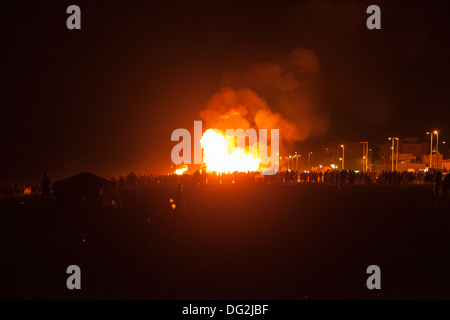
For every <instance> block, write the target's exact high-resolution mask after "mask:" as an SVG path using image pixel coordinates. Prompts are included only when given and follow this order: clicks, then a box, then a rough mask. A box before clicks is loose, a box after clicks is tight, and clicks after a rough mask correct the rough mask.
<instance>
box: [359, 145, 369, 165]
mask: <svg viewBox="0 0 450 320" xmlns="http://www.w3.org/2000/svg"><path fill="white" fill-rule="evenodd" d="M360 143H362V144H363V172H364V171H367V167H368V166H367V161H368V160H367V159H368V158H369V143H368V142H367V141H362V142H360Z"/></svg>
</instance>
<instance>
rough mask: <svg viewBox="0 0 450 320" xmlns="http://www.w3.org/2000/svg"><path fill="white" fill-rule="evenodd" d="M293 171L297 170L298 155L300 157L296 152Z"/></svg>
mask: <svg viewBox="0 0 450 320" xmlns="http://www.w3.org/2000/svg"><path fill="white" fill-rule="evenodd" d="M294 157H295V171H298V157H300V156H299V155H298V154H297V152H296V153H295V156H294Z"/></svg>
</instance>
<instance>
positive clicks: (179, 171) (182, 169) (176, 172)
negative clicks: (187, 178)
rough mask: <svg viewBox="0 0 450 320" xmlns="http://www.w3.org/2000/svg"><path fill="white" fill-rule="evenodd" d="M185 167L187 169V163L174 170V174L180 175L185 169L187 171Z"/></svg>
mask: <svg viewBox="0 0 450 320" xmlns="http://www.w3.org/2000/svg"><path fill="white" fill-rule="evenodd" d="M187 169H188V167H187V165H184V167H183V168H179V169H177V170H175V174H177V175H182V174H183V173H184V172H185V171H187Z"/></svg>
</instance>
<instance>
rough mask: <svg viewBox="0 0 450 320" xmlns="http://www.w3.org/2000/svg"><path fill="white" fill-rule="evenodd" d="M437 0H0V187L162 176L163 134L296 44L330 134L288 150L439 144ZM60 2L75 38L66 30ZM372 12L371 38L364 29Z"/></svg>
mask: <svg viewBox="0 0 450 320" xmlns="http://www.w3.org/2000/svg"><path fill="white" fill-rule="evenodd" d="M445 3H446V2H444V1H375V0H373V1H325V0H324V1H260V0H259V1H213V0H210V1H169V0H167V1H156V0H155V1H136V0H127V1H121V0H119V1H114V2H113V1H97V0H95V1H93V0H90V1H81V0H77V1H70V2H69V1H48V0H38V1H11V0H8V1H7V2H5V3H4V5H3V7H2V13H3V17H2V38H3V39H2V56H3V68H2V70H3V72H2V74H3V85H2V104H1V111H0V119H1V126H0V150H1V157H0V168H1V171H0V182H1V181H11V180H13V179H25V178H30V179H37V178H39V177H40V176H41V175H42V173H43V172H44V171H48V173H49V176H50V177H51V178H53V179H55V178H64V177H66V176H68V175H72V174H76V173H79V172H81V171H90V172H93V173H96V174H99V175H117V174H123V173H129V172H130V171H131V170H133V171H135V172H137V173H142V174H148V173H162V172H166V171H164V170H165V169H167V170H168V168H170V166H171V159H170V151H171V149H172V147H173V146H174V144H175V143H173V142H171V141H170V135H171V133H172V131H173V130H174V129H176V128H187V129H190V130H191V129H192V128H193V121H194V120H199V119H200V117H199V113H200V111H201V110H202V109H204V108H205V104H206V103H207V101H208V100H209V98H210V97H211V96H212V95H213V94H214V93H216V92H218V91H219V90H220V89H221V88H222V87H223V85H224V83H223V81H224V80H223V79H224V74H226V73H227V72H242V71H243V70H246V68H248V66H249V65H251V64H253V63H266V62H274V63H278V62H279V61H282V60H283V59H284V58H283V57H285V56H287V55H288V54H289V53H290V52H292V51H293V50H294V49H295V48H297V47H301V48H306V49H309V50H312V51H313V52H314V53H315V55H316V56H317V58H318V61H319V63H320V74H319V80H318V86H317V88H318V89H317V91H316V95H317V97H318V100H319V102H318V103H317V106H316V108H317V112H318V113H320V114H321V115H323V116H324V117H325V118H326V119H328V126H327V128H326V130H324V131H323V132H321V133H320V134H310V135H309V136H308V138H307V139H306V140H304V141H299V142H297V144H296V145H295V147H296V148H299V149H301V148H303V147H304V146H305V145H308V146H309V147H310V148H313V146H320V144H321V143H326V142H328V141H331V140H333V141H339V142H344V141H355V142H359V141H361V140H362V139H364V140H367V141H369V142H370V143H371V144H373V143H384V142H385V141H386V140H387V137H389V136H398V137H419V138H420V139H421V140H423V141H428V136H426V135H425V132H426V131H429V130H431V129H439V130H440V138H441V136H442V137H443V138H444V137H448V135H449V125H448V123H449V121H448V119H450V112H449V108H450V99H449V95H450V90H449V80H448V77H449V74H450V63H449V57H450V44H449V43H450V41H449V33H450V31H449V30H450V19H449V5H448V4H445ZM71 4H77V5H78V6H79V7H80V8H81V26H82V29H81V30H68V29H67V28H66V19H67V17H68V16H69V15H68V14H66V8H67V7H68V6H69V5H71ZM371 4H376V5H379V6H380V8H381V26H382V29H381V30H368V29H367V28H366V19H367V17H368V16H369V15H368V14H367V13H366V8H367V7H368V6H369V5H371ZM204 129H205V128H204ZM281 134H282V133H281ZM169 171H170V170H169ZM172 171H173V170H172Z"/></svg>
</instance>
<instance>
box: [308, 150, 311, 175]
mask: <svg viewBox="0 0 450 320" xmlns="http://www.w3.org/2000/svg"><path fill="white" fill-rule="evenodd" d="M311 154H312V152H308V168H309V169H308V170H309V171H311Z"/></svg>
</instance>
